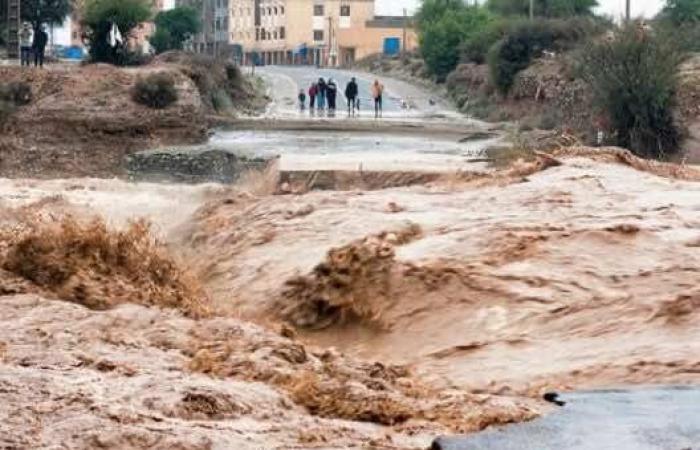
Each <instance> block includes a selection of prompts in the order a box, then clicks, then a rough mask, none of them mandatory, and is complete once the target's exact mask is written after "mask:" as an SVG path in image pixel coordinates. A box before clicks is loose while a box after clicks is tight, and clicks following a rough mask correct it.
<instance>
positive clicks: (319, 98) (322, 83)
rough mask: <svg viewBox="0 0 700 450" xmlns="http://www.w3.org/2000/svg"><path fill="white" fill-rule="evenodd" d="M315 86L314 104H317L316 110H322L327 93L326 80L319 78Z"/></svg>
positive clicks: (324, 106)
mask: <svg viewBox="0 0 700 450" xmlns="http://www.w3.org/2000/svg"><path fill="white" fill-rule="evenodd" d="M316 86H317V88H316V103H317V104H318V109H319V110H323V109H325V108H326V94H327V93H328V85H327V84H326V80H324V79H323V78H319V79H318V84H317V85H316Z"/></svg>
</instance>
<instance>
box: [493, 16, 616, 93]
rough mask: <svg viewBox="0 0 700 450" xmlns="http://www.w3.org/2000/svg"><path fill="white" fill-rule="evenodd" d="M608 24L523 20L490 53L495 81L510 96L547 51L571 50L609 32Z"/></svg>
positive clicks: (583, 21)
mask: <svg viewBox="0 0 700 450" xmlns="http://www.w3.org/2000/svg"><path fill="white" fill-rule="evenodd" d="M606 27H607V25H606V24H605V23H604V22H600V21H597V20H590V19H585V18H580V19H576V18H574V19H567V20H562V19H538V20H534V21H530V20H520V21H516V22H512V23H511V24H510V25H509V26H508V30H507V32H506V34H505V36H504V37H503V38H502V39H501V40H500V41H498V42H497V43H496V44H494V46H493V47H491V49H490V50H489V53H488V55H487V60H488V63H489V70H490V72H491V81H492V82H493V84H494V86H496V89H498V91H499V92H500V93H501V94H502V95H506V94H507V93H508V92H509V91H510V88H511V87H512V85H513V81H514V80H515V76H516V75H517V74H518V72H520V71H521V70H523V69H525V68H527V67H528V65H529V64H530V62H531V61H532V59H533V58H536V57H538V56H540V54H541V53H542V52H543V51H545V50H550V51H557V52H559V51H563V50H569V49H571V48H573V47H574V46H576V45H577V44H579V43H581V42H583V41H585V39H586V38H588V37H589V36H592V35H596V34H599V33H601V32H602V31H604V30H605V29H606Z"/></svg>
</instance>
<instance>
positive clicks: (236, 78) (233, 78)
mask: <svg viewBox="0 0 700 450" xmlns="http://www.w3.org/2000/svg"><path fill="white" fill-rule="evenodd" d="M225 69H226V79H227V80H228V82H229V85H230V86H231V87H232V88H234V89H240V88H241V87H242V86H243V82H244V81H245V79H244V78H243V72H241V68H240V67H238V66H237V65H236V64H233V63H230V62H228V63H226V67H225Z"/></svg>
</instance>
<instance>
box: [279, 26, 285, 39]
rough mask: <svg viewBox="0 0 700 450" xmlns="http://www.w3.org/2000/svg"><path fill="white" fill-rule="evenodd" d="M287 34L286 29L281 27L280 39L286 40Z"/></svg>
mask: <svg viewBox="0 0 700 450" xmlns="http://www.w3.org/2000/svg"><path fill="white" fill-rule="evenodd" d="M285 34H286V30H285V29H284V27H280V39H284V37H285Z"/></svg>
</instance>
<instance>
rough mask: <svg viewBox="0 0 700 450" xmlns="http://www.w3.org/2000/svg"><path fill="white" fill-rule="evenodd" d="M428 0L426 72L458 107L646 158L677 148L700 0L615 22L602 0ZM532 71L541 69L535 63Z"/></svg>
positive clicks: (697, 47)
mask: <svg viewBox="0 0 700 450" xmlns="http://www.w3.org/2000/svg"><path fill="white" fill-rule="evenodd" d="M533 6H534V9H533V12H534V18H532V19H531V18H530V17H529V14H530V2H529V1H528V0H488V1H487V2H486V3H484V4H477V3H474V4H472V3H471V2H463V1H460V0H423V3H422V6H421V8H420V10H419V12H418V14H417V16H416V25H417V28H418V32H419V43H420V56H421V57H422V58H423V61H424V68H425V69H424V70H423V71H422V72H421V71H416V73H417V74H419V75H424V76H427V77H430V78H431V79H432V80H433V81H435V82H437V83H443V82H444V83H445V85H446V87H447V92H448V95H450V96H451V97H452V98H453V100H455V103H456V104H457V106H458V107H460V108H461V109H462V110H464V111H465V112H468V113H472V114H474V115H475V116H477V117H479V118H483V119H487V120H516V121H520V120H522V121H523V123H522V125H521V131H530V130H534V129H548V130H556V129H559V130H566V131H567V132H573V133H574V134H577V135H579V136H580V137H581V138H582V140H583V141H589V142H590V141H592V140H593V139H595V136H597V133H598V131H603V132H604V142H605V143H610V144H615V145H619V146H622V147H625V148H629V149H631V150H632V151H634V152H635V153H637V154H639V155H641V156H644V157H654V158H667V157H670V156H672V155H673V154H674V153H676V152H678V150H679V148H680V144H681V141H682V139H683V134H684V129H683V125H682V124H681V123H679V119H678V117H677V115H676V114H674V108H675V107H676V104H677V92H678V89H679V82H678V76H677V74H678V72H679V70H680V65H681V64H682V63H683V61H684V59H685V58H686V57H687V55H688V54H689V53H690V52H696V51H700V2H698V1H697V0H667V4H666V7H665V8H664V9H663V10H662V12H661V13H660V14H659V15H658V17H656V18H655V19H654V20H652V21H649V22H648V23H645V22H643V21H632V22H631V23H628V24H616V23H614V22H613V21H612V20H611V19H609V18H606V17H600V16H596V15H595V14H594V8H595V7H596V6H597V1H596V0H535V1H534V4H533ZM530 68H532V69H530Z"/></svg>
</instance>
